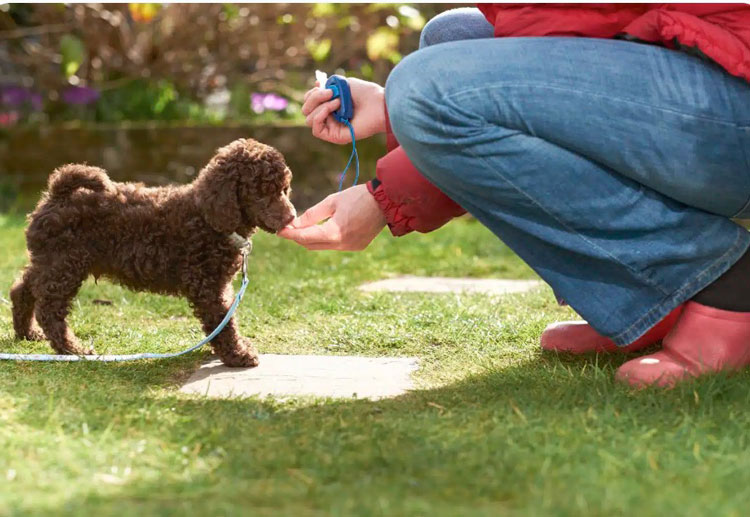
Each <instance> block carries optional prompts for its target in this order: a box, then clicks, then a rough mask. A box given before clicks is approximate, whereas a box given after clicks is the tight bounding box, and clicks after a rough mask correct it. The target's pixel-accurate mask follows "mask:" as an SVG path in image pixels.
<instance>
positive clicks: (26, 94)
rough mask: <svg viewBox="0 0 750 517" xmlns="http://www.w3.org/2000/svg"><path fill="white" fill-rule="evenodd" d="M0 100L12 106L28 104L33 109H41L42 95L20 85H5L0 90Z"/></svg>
mask: <svg viewBox="0 0 750 517" xmlns="http://www.w3.org/2000/svg"><path fill="white" fill-rule="evenodd" d="M0 102H2V104H5V105H6V106H12V107H14V108H17V107H21V106H23V105H24V104H29V105H31V107H32V108H33V109H35V110H40V109H42V96H41V95H39V94H38V93H36V92H33V91H31V90H29V89H27V88H23V87H21V86H6V87H5V88H3V89H2V90H0Z"/></svg>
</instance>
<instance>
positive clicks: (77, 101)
mask: <svg viewBox="0 0 750 517" xmlns="http://www.w3.org/2000/svg"><path fill="white" fill-rule="evenodd" d="M60 98H61V99H62V100H63V102H64V103H66V104H73V105H76V106H85V105H87V104H91V103H93V102H96V101H97V99H99V92H98V91H96V90H94V89H93V88H87V87H85V86H71V87H69V88H66V89H65V90H63V92H62V94H61V95H60Z"/></svg>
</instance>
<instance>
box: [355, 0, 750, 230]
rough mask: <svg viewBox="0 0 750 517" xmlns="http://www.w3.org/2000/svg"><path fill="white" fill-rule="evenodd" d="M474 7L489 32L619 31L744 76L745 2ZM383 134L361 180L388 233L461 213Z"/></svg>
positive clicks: (747, 71) (430, 226) (748, 74)
mask: <svg viewBox="0 0 750 517" xmlns="http://www.w3.org/2000/svg"><path fill="white" fill-rule="evenodd" d="M479 10H480V11H482V13H483V14H484V16H485V17H486V18H487V20H488V21H489V22H490V23H491V24H492V25H494V27H495V36H496V37H508V36H582V37H590V38H614V37H624V38H628V39H635V40H640V41H645V42H649V43H656V44H659V45H663V46H665V47H668V48H675V49H684V50H687V51H689V52H696V51H699V53H702V54H703V55H704V56H705V57H708V58H709V59H711V60H713V61H714V62H716V63H717V64H719V65H720V66H722V67H723V68H724V69H725V70H726V71H727V72H729V73H730V74H732V75H736V76H739V77H742V78H743V79H745V80H748V81H750V6H748V5H745V4H531V5H526V4H480V5H479ZM387 120H388V113H387V112H386V121H387ZM387 134H388V138H387V140H388V151H389V153H388V154H387V155H385V156H384V157H383V158H381V159H380V160H379V161H378V164H377V169H376V176H377V178H378V180H379V182H380V184H379V185H377V187H374V186H373V183H372V182H370V183H368V188H369V190H370V192H371V193H372V194H373V196H374V197H375V199H376V200H377V202H378V204H379V205H380V208H381V209H382V210H383V213H384V214H385V216H386V220H387V221H388V226H389V227H390V229H391V232H392V233H393V235H397V236H398V235H404V234H406V233H409V232H411V231H414V230H416V231H419V232H429V231H432V230H434V229H436V228H439V227H440V226H442V225H444V224H445V223H447V222H448V221H449V220H451V219H452V218H454V217H457V216H459V215H461V214H462V213H464V210H463V209H462V208H461V207H460V206H458V205H457V204H456V203H454V202H453V201H452V200H451V199H450V198H448V197H447V196H446V195H445V194H443V193H442V192H440V190H438V189H437V188H436V187H435V186H433V185H432V184H431V183H429V182H428V181H427V180H426V179H424V177H423V176H422V175H421V174H419V172H418V171H417V169H416V168H415V167H414V166H413V165H412V164H411V162H410V161H409V159H408V157H407V156H406V154H405V153H404V151H403V150H402V149H401V147H400V146H399V145H398V142H396V139H395V137H394V136H393V133H392V131H391V128H390V124H387ZM376 184H377V182H376Z"/></svg>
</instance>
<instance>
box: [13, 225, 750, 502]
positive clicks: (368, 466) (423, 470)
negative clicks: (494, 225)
mask: <svg viewBox="0 0 750 517" xmlns="http://www.w3.org/2000/svg"><path fill="white" fill-rule="evenodd" d="M23 228H24V221H23V219H22V218H20V217H11V216H2V217H0V250H2V254H1V255H0V296H1V297H2V298H0V350H2V351H4V352H48V351H49V349H48V346H47V345H46V344H45V343H29V342H15V341H14V340H13V337H12V327H11V316H10V305H9V302H8V290H9V288H10V285H11V283H12V281H13V279H14V277H15V276H16V274H17V272H18V271H19V270H20V268H21V267H22V266H23V264H24V262H25V260H26V258H25V252H24V239H23ZM250 271H251V276H252V283H251V286H250V288H249V290H248V293H247V295H246V297H245V299H244V301H243V303H242V305H241V306H240V309H239V315H238V318H239V322H240V327H241V330H242V332H243V334H245V335H247V336H249V337H250V338H251V339H253V340H254V342H255V343H256V345H257V346H258V348H259V349H260V351H261V352H262V353H288V354H295V353H300V354H301V353H313V354H357V355H367V356H416V357H418V358H419V359H420V362H421V367H420V370H419V372H418V374H417V376H416V380H417V384H418V386H419V390H417V391H415V392H412V393H410V394H408V395H404V396H401V397H398V398H395V399H390V400H381V401H376V402H373V401H366V400H356V399H347V400H335V401H334V400H311V399H296V400H286V401H277V400H272V399H264V400H261V399H234V400H207V399H204V398H201V397H198V396H190V395H185V394H181V393H179V392H178V391H177V388H178V386H179V384H180V382H181V381H183V380H184V379H185V378H186V377H187V376H189V375H190V373H191V372H192V371H193V370H194V369H195V368H197V366H198V365H199V364H200V363H201V362H202V361H204V360H206V359H208V358H209V355H210V352H209V350H208V349H206V350H203V351H200V352H197V353H194V354H191V355H189V356H187V357H182V358H178V359H174V360H163V361H142V362H136V363H130V364H65V363H60V364H48V363H44V364H42V363H11V362H0V515H6V514H8V515H13V514H17V515H96V516H106V515H117V516H121V515H185V514H195V515H294V516H297V515H300V516H304V515H385V516H395V515H399V516H400V515H429V516H442V515H446V516H448V515H451V516H452V515H633V514H635V515H640V516H643V515H665V514H679V515H746V514H747V511H748V504H749V503H750V448H749V446H750V433H748V430H749V429H750V411H749V408H750V382H749V381H750V375H748V373H743V374H740V375H736V376H733V377H712V378H707V379H703V380H701V381H698V382H693V383H689V384H686V385H683V386H681V387H679V388H677V389H675V390H672V391H669V392H661V391H642V392H633V391H631V390H629V389H627V388H624V387H621V386H619V385H617V384H615V383H614V381H613V374H614V371H615V369H616V368H617V366H618V365H619V364H621V363H622V362H623V361H624V360H625V358H624V357H622V356H616V357H610V356H588V357H582V358H581V357H578V358H576V357H571V356H566V355H556V354H549V353H544V354H543V353H542V352H541V351H540V349H539V345H538V339H539V334H540V333H541V331H542V329H543V328H544V327H545V325H546V324H548V323H550V322H552V321H555V320H560V319H569V318H571V317H575V315H574V313H573V312H572V311H571V310H569V309H567V308H561V307H558V306H557V305H556V304H555V302H554V298H553V296H552V292H551V290H550V289H549V288H546V287H545V288H542V289H539V290H537V291H534V292H531V293H527V294H520V295H509V296H505V297H500V298H489V297H485V296H481V295H460V296H459V295H435V294H433V295H426V294H370V293H362V292H359V291H358V290H357V289H356V287H357V286H358V285H359V284H361V283H362V282H365V281H369V280H375V279H380V278H385V277H389V276H392V275H398V274H418V275H441V276H475V277H504V278H534V277H535V275H534V274H533V272H531V271H530V270H529V269H528V268H527V267H526V266H525V265H523V264H522V263H521V262H520V260H519V259H518V258H517V257H515V256H514V255H513V253H512V252H510V250H508V248H506V247H505V246H504V245H503V244H502V243H500V242H499V241H498V240H497V239H495V238H494V237H493V236H492V235H491V234H490V233H489V232H488V231H487V230H485V229H484V228H483V227H482V226H480V225H479V224H478V223H476V222H475V221H472V220H466V219H462V220H457V221H454V222H453V223H451V224H449V225H447V226H446V227H444V228H443V229H441V230H439V231H437V232H434V233H432V234H429V235H409V236H406V237H403V238H400V239H393V238H391V237H390V236H389V235H387V234H385V233H384V234H382V235H381V236H380V237H378V239H377V240H376V241H375V242H374V243H373V245H371V246H370V248H369V249H368V250H367V251H365V252H363V253H357V254H353V253H343V254H342V253H334V252H325V253H319V252H317V253H314V252H308V251H306V250H304V249H302V248H299V247H296V246H295V245H293V244H291V243H289V242H286V241H282V240H281V239H278V238H276V237H274V236H269V235H265V234H264V235H258V236H257V237H256V239H255V252H254V254H253V256H252V260H251V265H250ZM97 299H104V300H109V301H111V302H112V304H111V305H101V304H96V303H94V300H97ZM69 321H70V323H71V325H72V327H73V329H74V330H75V332H76V333H77V334H78V336H79V337H80V338H81V339H82V340H84V341H86V342H90V343H92V344H93V345H94V346H95V347H96V349H97V351H98V352H100V353H134V352H144V351H151V352H162V351H177V350H180V349H181V348H183V347H185V346H186V345H188V344H192V343H194V342H196V341H197V340H199V339H200V337H201V333H200V331H199V327H198V324H197V321H196V320H195V319H193V317H192V316H191V314H190V311H189V308H188V306H187V304H186V303H185V302H184V301H183V300H180V299H172V298H166V297H161V296H155V295H150V294H144V293H138V294H136V293H132V292H129V291H127V290H125V289H122V288H120V287H118V286H115V285H113V284H111V283H108V282H106V281H100V282H99V283H98V285H97V284H95V283H94V282H93V281H92V280H89V281H87V282H86V284H85V285H84V288H83V289H82V291H81V293H80V294H79V296H78V298H77V299H76V301H75V303H74V307H73V313H72V315H71V317H70V318H69Z"/></svg>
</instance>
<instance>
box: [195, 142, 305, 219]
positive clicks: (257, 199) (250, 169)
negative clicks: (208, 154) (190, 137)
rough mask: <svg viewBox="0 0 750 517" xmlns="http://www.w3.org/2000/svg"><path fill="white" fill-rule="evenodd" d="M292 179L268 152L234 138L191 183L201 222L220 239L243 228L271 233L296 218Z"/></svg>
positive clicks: (281, 160)
mask: <svg viewBox="0 0 750 517" xmlns="http://www.w3.org/2000/svg"><path fill="white" fill-rule="evenodd" d="M291 181H292V173H291V171H290V170H289V167H287V165H286V163H285V162H284V157H283V156H282V155H281V153H280V152H278V151H277V150H276V149H274V148H273V147H270V146H268V145H264V144H261V143H260V142H256V141H255V140H251V139H249V138H248V139H245V138H240V139H239V140H235V141H234V142H232V143H231V144H229V145H227V146H225V147H222V148H221V149H219V150H218V151H217V153H216V156H214V157H213V158H212V159H211V161H210V162H209V163H208V165H206V166H205V167H204V168H203V170H202V171H201V173H200V175H199V176H198V179H196V180H195V194H196V199H197V202H198V205H199V206H200V209H201V211H202V212H203V217H204V218H205V219H206V221H207V222H208V224H210V225H211V227H212V228H213V229H214V230H216V231H218V232H221V233H231V232H234V231H236V230H237V229H238V228H241V227H243V226H258V227H260V228H263V229H264V230H266V231H267V232H271V233H273V232H276V231H278V230H280V229H282V228H283V227H284V226H286V225H287V224H288V223H289V222H291V220H292V219H294V217H295V215H296V211H295V209H294V206H293V205H292V203H291V202H290V201H289V194H290V193H291V187H290V183H291Z"/></svg>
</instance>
